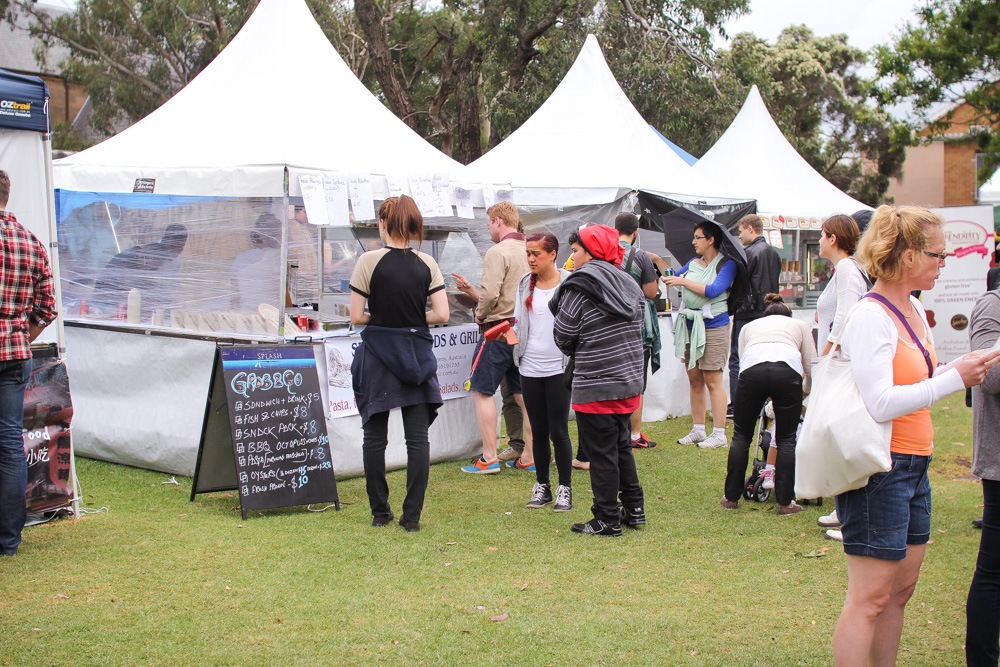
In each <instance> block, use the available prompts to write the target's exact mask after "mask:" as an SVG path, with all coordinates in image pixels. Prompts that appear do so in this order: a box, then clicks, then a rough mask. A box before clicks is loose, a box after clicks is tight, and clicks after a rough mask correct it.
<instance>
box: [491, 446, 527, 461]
mask: <svg viewBox="0 0 1000 667" xmlns="http://www.w3.org/2000/svg"><path fill="white" fill-rule="evenodd" d="M520 456H521V452H519V451H517V450H516V449H514V448H513V447H507V448H506V449H504V450H503V451H502V452H500V453H499V454H497V459H499V460H500V461H513V460H514V459H516V458H519V457H520Z"/></svg>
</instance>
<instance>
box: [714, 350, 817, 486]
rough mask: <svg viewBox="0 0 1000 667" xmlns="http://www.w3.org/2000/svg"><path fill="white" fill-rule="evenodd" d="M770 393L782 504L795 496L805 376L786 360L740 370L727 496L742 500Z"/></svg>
mask: <svg viewBox="0 0 1000 667" xmlns="http://www.w3.org/2000/svg"><path fill="white" fill-rule="evenodd" d="M768 397H770V398H771V402H772V403H773V404H774V420H775V438H774V439H775V444H776V446H777V447H778V458H777V460H776V462H775V466H774V468H775V470H774V495H775V498H776V499H777V501H778V504H779V505H788V504H790V503H791V502H792V500H794V499H795V429H796V428H797V427H798V425H799V416H800V415H801V414H802V376H801V375H799V374H798V373H796V372H795V371H794V370H792V368H791V367H790V366H789V365H788V364H786V363H785V362H783V361H765V362H763V363H760V364H756V365H754V366H751V367H750V368H748V369H746V370H745V371H743V372H742V373H740V383H739V385H737V387H736V397H735V398H734V399H733V422H734V429H733V442H732V445H730V447H729V463H728V470H727V472H726V499H727V500H739V499H740V497H741V496H742V494H743V485H744V483H745V482H746V474H747V460H748V457H749V454H750V441H751V440H752V439H753V432H754V427H755V426H756V425H757V419H758V417H760V411H761V408H763V407H764V403H766V402H767V399H768Z"/></svg>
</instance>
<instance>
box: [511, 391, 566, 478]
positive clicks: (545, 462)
mask: <svg viewBox="0 0 1000 667" xmlns="http://www.w3.org/2000/svg"><path fill="white" fill-rule="evenodd" d="M521 391H522V396H523V397H524V409H525V411H527V413H528V422H529V423H530V424H531V439H532V443H533V445H532V446H533V451H534V454H535V479H536V480H537V481H538V483H539V484H548V483H549V460H550V459H551V458H552V452H551V451H550V449H549V438H550V437H551V438H552V449H554V450H555V454H556V470H558V471H559V484H560V485H561V486H571V485H572V484H573V443H572V442H570V439H569V400H570V399H569V396H570V394H569V389H567V388H566V383H565V382H564V381H563V374H562V373H560V374H559V375H553V376H551V377H547V378H533V377H528V376H526V375H522V376H521Z"/></svg>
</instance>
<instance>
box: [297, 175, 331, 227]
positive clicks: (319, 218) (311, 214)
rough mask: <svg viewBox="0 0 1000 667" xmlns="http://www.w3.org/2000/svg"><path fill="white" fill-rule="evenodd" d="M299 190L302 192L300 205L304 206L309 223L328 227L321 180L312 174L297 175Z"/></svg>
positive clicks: (328, 222) (328, 221)
mask: <svg viewBox="0 0 1000 667" xmlns="http://www.w3.org/2000/svg"><path fill="white" fill-rule="evenodd" d="M299 189H300V190H302V203H303V204H305V207H306V217H307V218H308V219H309V222H311V223H312V224H314V225H329V224H330V220H329V218H328V216H327V211H326V195H325V194H324V193H323V178H322V177H321V176H317V175H314V174H299Z"/></svg>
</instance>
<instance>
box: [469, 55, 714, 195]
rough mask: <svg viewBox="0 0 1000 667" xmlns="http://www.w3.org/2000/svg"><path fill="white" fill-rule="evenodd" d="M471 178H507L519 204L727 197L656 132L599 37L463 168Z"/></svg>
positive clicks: (484, 179)
mask: <svg viewBox="0 0 1000 667" xmlns="http://www.w3.org/2000/svg"><path fill="white" fill-rule="evenodd" d="M467 175H468V177H469V178H472V179H476V180H479V181H481V182H483V183H490V182H495V183H511V184H512V185H513V186H514V202H515V203H516V204H517V205H518V206H520V205H521V204H529V205H531V204H539V205H542V204H555V205H560V204H564V205H579V204H600V203H607V202H611V201H614V200H615V199H618V198H619V197H620V196H621V191H622V190H624V191H628V190H654V191H657V192H666V193H676V194H685V195H696V196H698V195H700V196H705V197H729V196H731V195H730V194H729V193H728V191H727V189H726V188H724V187H722V186H721V185H719V184H717V183H722V181H718V182H714V181H713V180H712V179H710V178H708V177H705V176H703V175H701V174H699V173H697V172H695V171H692V168H691V167H690V166H688V165H687V163H685V162H684V160H683V159H681V157H680V156H678V155H677V154H676V153H675V152H674V151H673V150H671V149H670V147H669V146H667V144H665V143H664V142H663V140H662V139H660V137H659V136H657V134H656V131H655V130H653V128H652V127H650V126H649V124H648V123H646V121H645V120H644V119H643V117H642V116H641V115H640V114H639V112H638V111H637V110H636V108H635V107H634V106H633V105H632V102H631V101H629V99H628V97H627V96H626V95H625V92H624V91H623V90H622V89H621V86H619V85H618V82H617V80H615V77H614V75H613V74H612V73H611V69H610V68H609V67H608V64H607V61H605V59H604V54H603V53H602V52H601V47H600V46H598V44H597V38H596V37H594V36H593V35H588V36H587V41H586V42H585V43H584V45H583V49H582V50H581V51H580V55H579V56H578V57H577V59H576V62H575V63H574V64H573V67H571V68H570V70H569V72H567V73H566V76H565V77H564V78H563V80H562V82H560V84H559V86H558V87H557V88H556V89H555V91H553V93H552V95H550V96H549V98H548V99H547V100H546V101H545V103H544V104H542V106H541V107H539V109H538V111H536V112H535V113H534V114H533V115H532V116H531V117H530V118H529V119H528V120H526V121H525V122H524V124H523V125H521V127H519V128H518V129H517V130H515V131H514V132H513V133H512V134H511V135H510V136H509V137H507V138H506V139H504V140H503V141H502V142H501V143H500V144H499V145H498V146H496V147H495V148H493V149H492V150H490V151H489V152H488V153H486V155H484V156H483V157H481V158H479V159H478V160H476V161H475V162H473V163H472V164H470V165H469V166H468V172H467Z"/></svg>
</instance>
